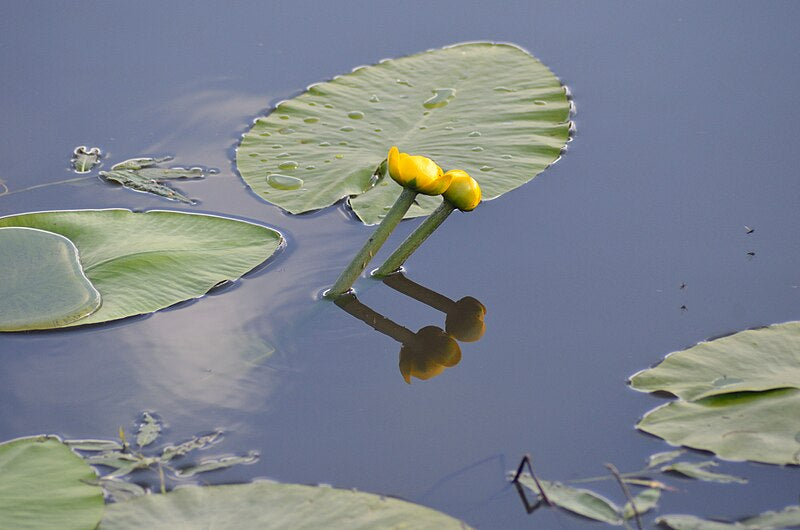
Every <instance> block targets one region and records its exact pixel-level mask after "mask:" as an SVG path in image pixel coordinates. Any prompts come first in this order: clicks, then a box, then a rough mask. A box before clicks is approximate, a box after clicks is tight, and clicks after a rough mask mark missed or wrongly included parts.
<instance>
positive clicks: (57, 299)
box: [0, 228, 100, 331]
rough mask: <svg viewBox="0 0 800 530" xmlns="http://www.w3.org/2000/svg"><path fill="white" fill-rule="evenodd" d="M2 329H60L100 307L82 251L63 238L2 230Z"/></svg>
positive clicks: (27, 230) (0, 262)
mask: <svg viewBox="0 0 800 530" xmlns="http://www.w3.org/2000/svg"><path fill="white" fill-rule="evenodd" d="M0 249H2V252H0V271H2V279H0V331H20V330H28V329H47V328H57V327H61V326H65V325H67V324H70V323H72V322H74V321H76V320H80V319H81V318H84V317H86V316H87V315H90V314H91V313H93V312H94V311H96V310H97V308H98V307H100V293H98V292H97V289H95V288H94V286H93V285H92V283H91V282H90V281H89V280H88V279H87V278H86V276H85V275H84V273H83V270H82V269H81V264H80V261H79V260H78V249H77V248H75V245H73V244H72V242H71V241H70V240H69V239H67V238H65V237H64V236H61V235H58V234H54V233H52V232H45V231H43V230H34V229H30V228H0Z"/></svg>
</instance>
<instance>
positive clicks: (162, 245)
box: [0, 209, 283, 327]
mask: <svg viewBox="0 0 800 530" xmlns="http://www.w3.org/2000/svg"><path fill="white" fill-rule="evenodd" d="M4 227H23V228H34V229H40V230H41V229H46V230H48V231H50V232H53V233H57V234H60V235H61V236H63V237H66V238H68V239H69V240H70V241H71V242H72V244H74V245H75V247H77V249H78V252H79V254H80V262H81V266H82V268H83V272H84V273H85V275H86V277H87V278H88V280H89V281H90V282H91V283H92V285H94V288H95V289H97V291H98V292H99V293H100V296H101V297H102V305H101V306H100V308H99V309H98V310H97V311H95V312H94V313H91V314H89V315H88V316H84V317H83V318H80V319H78V320H73V321H70V322H63V323H60V324H59V326H60V327H65V326H75V325H82V324H94V323H98V322H107V321H109V320H115V319H119V318H125V317H129V316H133V315H139V314H146V313H151V312H153V311H157V310H159V309H163V308H165V307H169V306H171V305H173V304H176V303H178V302H182V301H184V300H190V299H192V298H197V297H200V296H202V295H204V294H206V293H207V292H208V291H209V290H211V289H212V288H213V287H214V286H216V285H218V284H220V283H221V282H224V281H233V280H236V279H238V278H239V277H241V276H242V275H243V274H245V273H247V272H248V271H250V270H252V269H253V268H255V267H257V266H258V265H260V264H261V263H263V262H264V261H265V260H266V259H268V258H269V257H270V256H272V255H273V254H274V253H275V252H276V251H277V250H278V249H279V248H281V246H282V245H283V237H282V236H281V234H280V233H279V232H277V231H275V230H272V229H270V228H267V227H265V226H260V225H256V224H252V223H247V222H243V221H238V220H234V219H227V218H224V217H217V216H212V215H197V214H187V213H180V212H167V211H149V212H143V213H135V212H132V211H130V210H123V209H111V210H75V211H69V210H67V211H50V212H37V213H27V214H19V215H12V216H8V217H1V218H0V228H4ZM17 273H18V272H15V274H17ZM4 274H10V273H9V272H8V271H6V272H4ZM42 281H47V278H46V277H43V278H42ZM4 285H5V283H4ZM0 304H4V302H1V301H0Z"/></svg>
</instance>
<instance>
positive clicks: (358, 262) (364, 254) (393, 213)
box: [325, 188, 417, 298]
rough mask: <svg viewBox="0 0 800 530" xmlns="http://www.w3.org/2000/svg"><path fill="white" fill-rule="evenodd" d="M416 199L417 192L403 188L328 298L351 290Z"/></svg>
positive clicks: (332, 288)
mask: <svg viewBox="0 0 800 530" xmlns="http://www.w3.org/2000/svg"><path fill="white" fill-rule="evenodd" d="M416 197H417V192H416V191H414V190H412V189H409V188H403V191H402V193H400V196H399V197H398V198H397V200H396V201H395V203H394V205H392V208H391V209H390V210H389V211H388V212H387V213H386V217H384V218H383V221H381V224H379V225H378V228H376V229H375V232H374V233H373V234H372V236H371V237H370V238H369V239H368V240H367V242H366V243H364V246H363V247H361V250H359V251H358V254H356V256H355V257H354V258H353V261H351V262H350V265H348V266H347V267H346V268H345V269H344V270H343V271H342V273H341V274H340V275H339V278H338V279H337V280H336V283H334V284H333V287H331V289H330V290H329V291H328V292H327V293H325V297H326V298H335V297H337V296H340V295H342V294H344V293H346V292H347V291H349V290H350V288H351V287H352V286H353V284H354V283H355V281H356V279H358V276H359V275H360V274H361V273H362V272H363V271H364V269H365V268H366V267H367V265H368V264H369V262H370V261H371V260H372V258H373V257H374V256H375V254H376V253H377V252H378V250H380V248H381V246H383V244H384V243H385V242H386V238H388V237H389V234H391V233H392V230H394V229H395V227H396V226H397V224H398V223H399V222H400V221H402V220H403V216H404V215H405V214H406V212H407V211H408V209H409V208H411V205H412V204H414V199H415V198H416Z"/></svg>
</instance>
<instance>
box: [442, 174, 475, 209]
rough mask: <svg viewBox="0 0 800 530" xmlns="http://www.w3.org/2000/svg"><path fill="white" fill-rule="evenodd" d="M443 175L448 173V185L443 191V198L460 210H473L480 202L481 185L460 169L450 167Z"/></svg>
mask: <svg viewBox="0 0 800 530" xmlns="http://www.w3.org/2000/svg"><path fill="white" fill-rule="evenodd" d="M444 175H445V177H446V176H447V175H450V186H449V187H448V188H447V190H446V191H445V192H444V198H445V200H446V201H448V202H449V203H450V204H452V205H453V206H455V207H456V208H458V209H459V210H461V211H462V212H469V211H471V210H474V209H475V207H477V206H478V204H479V203H480V202H481V187H480V186H478V183H477V182H476V181H475V179H474V178H472V177H470V176H469V175H468V174H467V172H466V171H462V170H460V169H451V170H450V171H448V172H447V173H445V174H444Z"/></svg>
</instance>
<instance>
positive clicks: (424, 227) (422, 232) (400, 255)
mask: <svg viewBox="0 0 800 530" xmlns="http://www.w3.org/2000/svg"><path fill="white" fill-rule="evenodd" d="M453 210H455V206H453V205H452V204H450V203H449V202H448V201H442V204H440V205H439V207H438V208H436V210H434V211H433V213H432V214H430V215H429V216H428V218H427V219H425V220H424V221H422V223H421V224H420V225H419V226H418V227H417V229H416V230H414V232H412V233H411V235H410V236H408V237H407V238H406V240H405V241H403V242H402V243H401V244H400V246H399V247H397V250H395V251H394V252H393V253H392V255H391V256H389V257H388V258H387V259H386V261H385V262H384V263H383V265H381V266H380V267H378V269H377V270H376V271H375V272H373V273H372V275H373V276H375V277H377V278H383V277H385V276H389V275H390V274H393V273H395V272H397V271H398V270H399V269H400V267H402V265H403V263H405V262H406V260H407V259H408V258H409V256H411V254H413V253H414V251H415V250H417V249H418V248H419V246H420V245H421V244H422V243H424V242H425V240H426V239H428V236H430V235H431V234H432V233H433V231H434V230H436V229H437V228H439V225H440V224H442V223H443V222H444V220H445V219H447V216H448V215H450V214H451V213H453Z"/></svg>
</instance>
